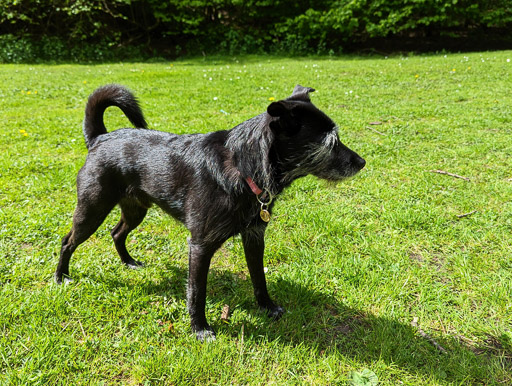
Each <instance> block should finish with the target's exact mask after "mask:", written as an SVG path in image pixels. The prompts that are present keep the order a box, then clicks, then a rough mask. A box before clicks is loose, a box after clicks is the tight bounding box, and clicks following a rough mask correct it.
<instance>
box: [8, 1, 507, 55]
mask: <svg viewBox="0 0 512 386" xmlns="http://www.w3.org/2000/svg"><path fill="white" fill-rule="evenodd" d="M0 8H1V9H3V10H4V11H3V12H1V13H0V36H3V38H2V40H1V42H2V47H1V49H0V50H1V51H2V53H0V55H1V59H2V60H3V61H16V60H26V59H31V60H34V59H37V58H42V57H51V58H54V59H59V58H61V56H63V55H64V56H65V57H67V56H69V55H71V52H70V48H73V47H77V46H81V45H83V44H84V43H87V44H94V45H97V46H99V47H100V48H99V49H96V51H95V52H92V53H82V52H79V53H78V55H77V57H87V58H91V59H102V58H104V56H105V55H107V56H108V55H109V54H110V53H111V51H112V47H116V46H123V47H127V46H134V45H135V46H139V48H138V49H137V52H144V51H146V54H147V53H148V52H151V50H149V51H148V50H147V48H148V47H158V49H159V50H160V51H162V52H164V53H165V54H167V55H174V54H176V52H178V51H179V52H183V50H185V52H189V53H190V52H192V53H196V52H200V51H205V52H219V51H224V52H229V53H235V52H260V51H269V50H279V51H286V52H292V53H326V52H329V51H331V52H333V51H334V52H337V51H340V50H342V49H343V47H345V46H347V45H354V44H356V43H358V42H364V41H367V40H368V39H372V38H387V37H395V38H396V37H398V38H400V37H411V36H420V37H432V36H447V35H449V36H454V37H457V36H468V35H475V36H478V34H481V33H483V32H486V33H487V32H489V31H491V32H492V31H494V30H496V31H497V29H501V30H500V33H501V32H502V31H506V33H505V35H506V37H508V38H511V37H512V33H511V32H510V31H512V28H511V27H512V8H511V7H510V6H509V0H486V1H479V2H472V1H469V0H389V1H387V0H373V1H370V0H319V1H313V0H305V1H296V0H275V1H272V0H248V1H242V0H213V1H206V0H194V1H190V2H184V1H181V0H168V1H165V2H164V1H161V0H134V1H131V0H111V1H109V2H105V1H103V0H73V1H72V0H52V1H50V0H0ZM6 36H7V37H6ZM15 37H16V38H15ZM140 47H145V48H142V49H141V48H140ZM71 51H73V50H71Z"/></svg>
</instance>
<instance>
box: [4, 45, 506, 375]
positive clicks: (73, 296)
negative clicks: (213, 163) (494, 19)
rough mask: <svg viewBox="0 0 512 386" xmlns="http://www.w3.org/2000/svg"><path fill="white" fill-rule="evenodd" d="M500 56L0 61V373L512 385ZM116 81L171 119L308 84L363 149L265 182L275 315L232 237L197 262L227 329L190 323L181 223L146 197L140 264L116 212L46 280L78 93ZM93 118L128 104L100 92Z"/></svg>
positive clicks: (203, 121)
mask: <svg viewBox="0 0 512 386" xmlns="http://www.w3.org/2000/svg"><path fill="white" fill-rule="evenodd" d="M511 71H512V51H505V52H489V53H472V54H465V55H464V54H446V55H444V54H443V55H428V56H427V55H425V56H407V57H400V56H396V57H390V58H387V59H386V58H383V57H382V58H378V57H356V56H351V57H323V58H321V57H320V58H319V57H316V58H307V57H306V58H300V59H283V58H275V57H268V56H266V55H265V56H264V55H262V56H248V57H238V58H233V57H217V58H216V59H210V58H206V59H203V58H201V59H190V60H181V61H174V62H164V63H136V62H123V63H119V64H110V63H106V64H94V65H90V64H80V65H77V64H73V65H72V64H58V65H48V64H23V65H13V64H3V65H0V83H1V84H2V87H0V99H1V100H2V108H1V109H0V117H1V119H2V125H1V126H0V148H1V149H2V151H1V152H0V304H1V305H2V309H1V312H0V384H6V385H10V384H13V385H24V384H30V385H48V384H52V385H53V384H69V385H81V384H180V385H181V384H314V385H331V384H344V383H345V382H348V383H349V384H350V383H352V384H375V383H377V382H378V384H379V385H397V384H405V385H461V384H462V385H466V384H469V385H473V384H488V385H498V384H502V385H506V384H509V385H510V384H512V371H511V369H512V324H511V323H512V322H511V321H512V296H511V294H512V261H511V258H510V250H511V242H512V236H511V235H512V201H511V199H512V181H511V180H510V179H511V177H512V174H511V173H512V172H511V168H510V159H511V156H512V145H511V144H512V95H511V93H510V81H509V79H510V73H511ZM111 82H117V83H122V84H125V85H126V86H128V87H130V88H131V89H132V90H134V92H135V93H136V95H137V97H138V98H139V100H140V101H141V104H142V107H143V110H144V112H145V114H146V117H147V119H148V122H149V127H150V128H152V129H159V130H164V131H169V132H174V133H178V134H181V133H193V132H203V133H204V132H208V131H214V130H222V129H227V128H231V127H234V126H235V125H237V124H238V123H240V122H242V121H243V120H246V119H248V118H250V117H252V116H254V115H256V114H259V113H261V112H263V111H265V109H266V107H267V105H268V104H269V103H270V100H277V99H280V98H284V97H287V96H289V95H290V93H291V91H292V89H293V87H294V85H295V84H296V83H300V84H302V85H305V86H311V87H314V88H315V89H317V90H318V91H317V92H315V93H313V94H312V95H311V97H312V100H313V102H314V103H315V105H317V106H318V107H319V108H321V109H322V110H323V111H325V112H326V113H327V114H328V115H330V116H331V117H332V118H333V119H334V121H335V122H336V123H337V124H338V126H339V133H340V137H341V139H342V141H343V142H344V143H345V144H347V145H348V146H349V147H351V148H352V149H354V150H355V151H357V152H358V153H359V154H361V155H362V156H364V157H365V159H366V160H367V166H366V167H365V169H364V170H363V171H362V172H361V173H359V174H358V175H357V176H355V177H354V178H352V179H350V180H348V181H345V182H342V183H340V184H338V185H332V184H329V183H326V182H324V181H320V180H318V179H316V178H312V177H308V178H303V179H300V180H298V181H296V182H294V183H293V184H292V186H290V187H289V188H288V189H287V190H286V191H285V192H283V194H282V195H280V196H279V197H278V198H277V201H276V206H275V208H274V209H275V212H274V214H273V219H272V221H271V222H270V224H269V228H268V230H267V237H266V253H265V266H266V267H267V271H268V272H267V278H268V286H269V291H270V293H271V295H272V296H273V297H274V298H275V299H276V301H277V302H278V303H279V304H281V305H282V306H284V307H285V309H286V310H287V312H286V313H285V314H284V315H283V317H282V319H281V320H279V321H271V320H268V318H267V317H266V316H265V315H263V314H262V313H260V312H259V311H258V307H257V305H256V303H255V300H254V295H253V291H252V285H251V280H250V278H249V275H248V271H247V265H246V263H245V259H244V256H243V248H242V245H241V240H240V238H239V237H235V238H234V239H232V240H229V241H228V242H227V243H226V244H225V245H224V246H223V247H222V248H221V249H220V250H219V251H218V253H217V254H216V255H215V256H214V259H213V265H212V268H211V271H210V274H209V282H208V283H209V286H208V300H207V304H206V309H207V315H208V319H209V320H210V321H211V322H212V324H213V326H214V328H216V330H217V332H218V340H217V341H216V342H215V343H213V344H200V343H198V342H196V340H195V337H194V335H193V334H192V332H191V331H190V325H189V318H188V312H187V308H186V293H185V292H186V291H185V288H186V280H187V264H188V258H187V242H186V238H187V237H188V236H189V235H188V232H187V231H186V230H185V229H184V227H183V226H182V225H180V224H179V223H177V222H176V221H174V220H172V219H170V218H169V217H168V216H166V215H164V214H163V213H162V211H160V210H158V209H157V208H152V209H150V211H149V212H148V216H147V217H146V219H145V220H144V222H143V223H142V224H141V226H140V227H139V228H137V230H135V231H134V232H133V233H131V234H130V237H129V240H128V248H129V249H130V252H131V253H132V254H133V256H134V257H135V258H137V259H140V260H142V261H144V263H145V264H146V266H145V267H144V268H143V269H140V270H129V269H126V268H125V267H124V266H123V265H122V264H121V262H120V259H119V257H118V256H117V253H116V251H115V248H114V246H113V243H112V238H111V236H110V229H112V227H114V226H115V224H116V223H117V221H118V219H119V216H120V213H119V210H116V211H114V213H112V214H111V215H110V216H109V217H108V218H107V219H106V220H105V222H104V224H103V225H102V226H101V227H100V229H99V230H98V232H97V233H96V234H95V235H94V236H93V237H91V238H90V239H89V240H88V241H87V242H86V243H84V244H83V245H81V246H80V247H79V248H78V250H77V251H76V252H75V254H74V256H73V259H72V260H71V274H72V277H73V279H74V282H72V283H70V284H69V285H66V286H57V285H55V284H54V283H53V272H54V270H55V268H56V264H57V261H58V252H59V249H60V240H61V237H63V236H64V235H65V234H66V232H68V231H69V227H70V226H71V218H72V213H73V209H74V206H75V203H76V187H75V181H76V180H75V178H76V174H77V172H78V170H79V169H80V167H81V166H82V165H83V162H84V159H85V157H86V154H87V151H86V149H85V146H84V143H83V137H82V129H81V123H82V120H83V114H84V106H85V103H86V100H87V97H88V95H89V94H90V93H91V92H92V91H93V90H94V89H95V88H96V87H98V86H100V85H103V84H106V83H111ZM105 124H106V127H107V128H108V129H109V130H114V129H116V128H119V127H125V126H127V125H129V122H128V121H127V120H126V118H125V117H124V115H123V114H122V112H120V110H119V109H117V108H110V109H108V110H107V111H106V112H105ZM438 169H441V170H444V171H447V172H451V173H454V174H458V175H461V176H464V177H468V178H469V181H465V180H463V179H459V178H453V177H451V176H448V175H442V174H437V173H432V172H431V171H432V170H438ZM475 210H476V212H474V211H475ZM468 213H472V214H468ZM463 214H468V215H466V216H465V217H460V218H459V217H458V216H460V215H463ZM225 305H228V306H229V309H230V314H229V320H228V321H224V320H222V311H223V309H224V306H225ZM433 341H435V342H437V343H438V344H439V345H440V346H442V347H443V348H444V349H445V351H446V352H441V351H440V350H439V349H438V348H437V347H436V346H435V345H434V344H433Z"/></svg>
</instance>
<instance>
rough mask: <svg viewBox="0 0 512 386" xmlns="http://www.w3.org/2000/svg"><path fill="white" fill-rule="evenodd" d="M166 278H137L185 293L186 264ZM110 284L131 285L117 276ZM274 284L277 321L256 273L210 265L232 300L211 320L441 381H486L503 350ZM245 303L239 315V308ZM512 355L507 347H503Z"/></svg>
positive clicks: (227, 330) (216, 290) (216, 288)
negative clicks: (257, 286)
mask: <svg viewBox="0 0 512 386" xmlns="http://www.w3.org/2000/svg"><path fill="white" fill-rule="evenodd" d="M166 276H167V278H166V280H160V281H156V282H155V281H145V282H143V283H139V284H137V286H139V287H140V286H142V288H139V289H141V290H143V291H144V292H146V293H148V294H156V295H165V296H167V297H170V296H171V297H175V298H178V299H184V298H185V297H186V289H185V285H186V280H187V270H186V268H180V267H177V266H175V265H173V264H172V262H169V263H168V265H167V267H166ZM110 285H112V286H116V285H119V286H126V285H127V283H125V282H123V281H122V279H114V280H113V282H111V283H110ZM268 286H269V292H270V294H271V296H273V298H274V299H275V300H276V302H277V303H279V304H280V305H282V306H284V307H285V309H286V310H287V312H286V313H285V314H284V315H283V317H282V318H281V319H280V320H278V321H274V320H271V319H270V318H268V317H267V316H266V315H265V314H264V313H263V312H261V311H259V309H258V307H257V306H256V303H255V299H254V296H253V294H252V285H251V280H250V278H249V277H248V276H245V275H235V274H233V272H231V271H228V270H223V269H216V268H213V269H211V270H210V273H209V279H208V293H207V299H208V300H207V301H208V302H209V303H210V304H221V305H222V304H227V305H228V306H229V308H230V310H231V315H230V317H229V319H228V321H227V322H226V320H225V318H224V319H222V318H221V315H220V311H219V315H213V316H212V314H211V313H210V314H209V318H211V319H213V320H210V322H211V324H212V327H213V328H214V329H215V330H216V331H217V333H218V334H224V335H228V336H231V337H232V338H233V339H236V340H240V339H241V338H242V334H243V339H244V340H245V341H246V342H247V341H248V340H252V341H253V342H258V341H261V340H264V341H275V340H278V341H279V342H280V344H282V345H290V346H298V345H306V347H308V350H310V352H312V353H313V355H316V356H318V357H321V356H323V355H333V354H334V355H339V356H340V358H342V357H349V358H352V359H354V360H356V361H358V362H360V363H364V364H365V365H366V366H367V367H371V366H372V365H375V363H376V362H378V361H383V362H385V363H386V364H387V365H390V366H393V367H399V368H400V369H401V370H403V371H405V372H407V373H410V374H416V375H418V376H422V377H423V378H429V379H431V378H432V377H434V378H435V379H436V380H437V381H440V382H458V383H460V382H464V380H465V379H476V380H480V381H482V382H485V380H486V379H487V378H488V377H489V372H490V371H492V370H490V368H488V366H489V359H490V357H491V356H497V355H502V356H503V355H504V352H503V350H501V351H500V350H498V348H495V350H494V351H493V349H491V350H490V351H485V350H478V349H476V348H475V347H472V346H470V345H468V344H466V343H464V341H462V340H461V339H460V338H458V337H455V336H454V337H452V338H448V339H447V338H445V337H439V335H440V334H437V333H436V332H435V331H434V332H432V333H431V334H430V332H425V331H423V330H422V329H421V328H420V327H419V326H413V325H411V322H410V321H399V320H394V319H390V318H386V317H380V316H376V315H373V314H369V313H367V312H363V311H362V310H358V309H356V308H352V307H348V306H346V305H345V304H343V303H342V302H340V301H338V300H337V299H335V298H334V297H333V296H330V295H327V294H324V293H321V292H319V291H316V290H314V289H311V288H308V287H305V286H303V285H301V284H300V283H298V282H294V281H289V280H284V279H276V280H274V279H273V278H272V277H271V276H270V277H269V278H268ZM240 311H242V312H243V313H244V315H242V316H241V317H240V316H239V317H237V316H236V315H234V313H237V312H240ZM505 354H506V356H507V357H508V356H510V353H508V352H507V353H505Z"/></svg>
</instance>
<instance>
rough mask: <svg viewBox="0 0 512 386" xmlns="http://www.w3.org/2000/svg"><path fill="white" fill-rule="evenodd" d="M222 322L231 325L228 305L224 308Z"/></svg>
mask: <svg viewBox="0 0 512 386" xmlns="http://www.w3.org/2000/svg"><path fill="white" fill-rule="evenodd" d="M220 320H222V321H223V322H225V323H229V306H228V305H227V304H225V305H224V307H222V314H221V316H220Z"/></svg>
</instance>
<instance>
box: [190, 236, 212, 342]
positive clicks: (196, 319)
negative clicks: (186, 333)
mask: <svg viewBox="0 0 512 386" xmlns="http://www.w3.org/2000/svg"><path fill="white" fill-rule="evenodd" d="M188 245H189V255H188V263H189V266H188V283H187V307H188V312H189V315H190V322H191V326H192V331H193V332H195V333H196V336H197V339H198V340H200V341H201V342H203V341H205V340H206V341H209V340H215V332H214V331H213V329H212V328H211V327H210V325H209V324H208V322H207V321H206V315H205V306H206V281H207V278H208V270H209V268H210V261H211V259H212V256H213V254H214V253H215V250H216V248H215V247H212V246H211V245H204V244H200V243H194V242H193V241H192V240H188Z"/></svg>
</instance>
